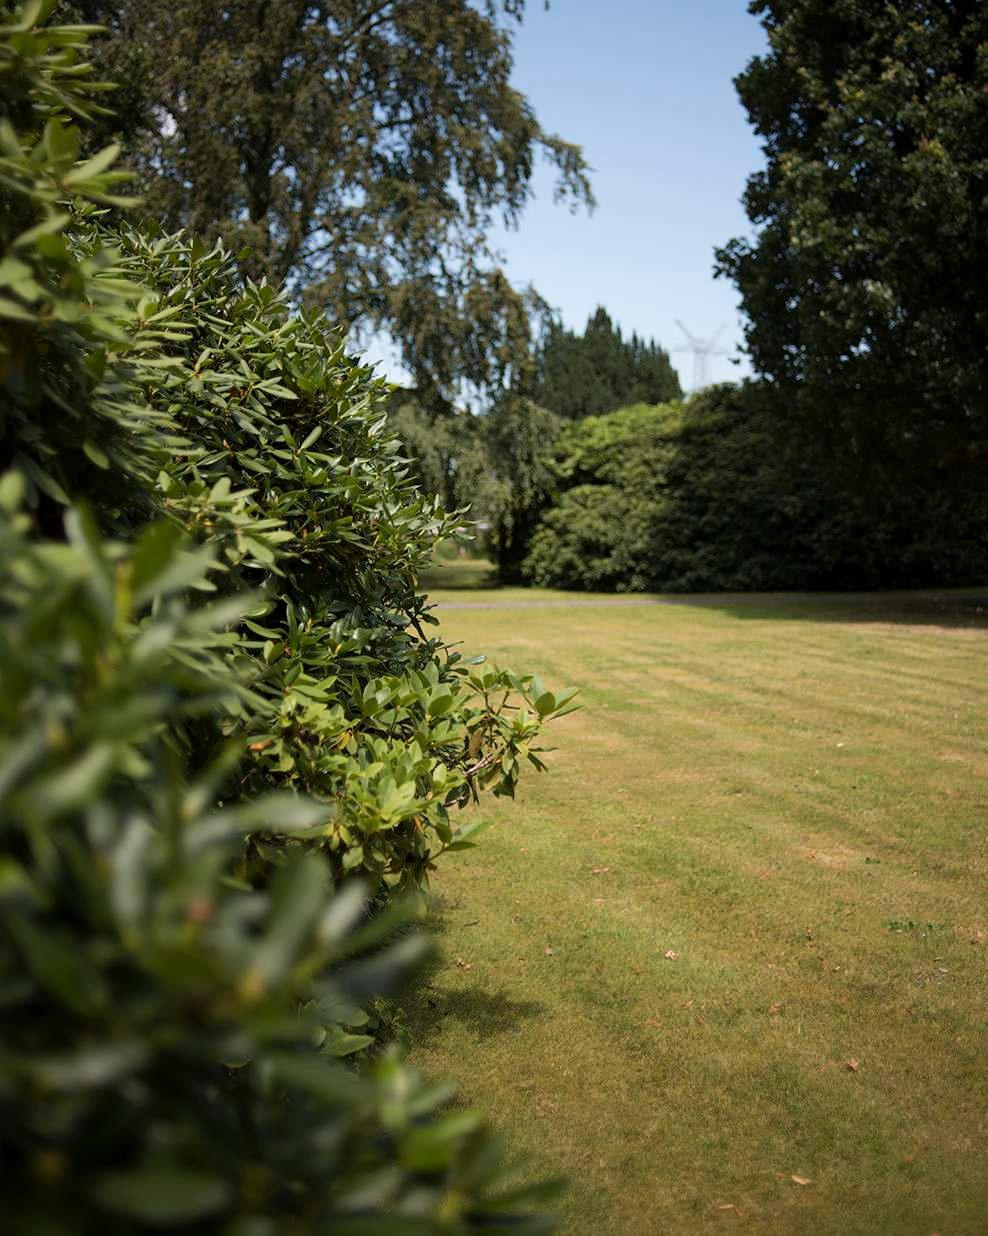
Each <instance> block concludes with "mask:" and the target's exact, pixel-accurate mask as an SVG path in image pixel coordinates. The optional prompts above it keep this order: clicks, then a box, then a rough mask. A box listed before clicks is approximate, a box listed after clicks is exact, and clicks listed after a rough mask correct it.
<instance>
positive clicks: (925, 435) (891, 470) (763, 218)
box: [718, 0, 988, 488]
mask: <svg viewBox="0 0 988 1236" xmlns="http://www.w3.org/2000/svg"><path fill="white" fill-rule="evenodd" d="M750 8H751V11H752V13H754V14H757V15H759V16H760V17H761V19H762V23H763V25H764V26H765V29H766V31H767V33H768V38H769V50H768V52H767V53H766V54H765V55H763V56H759V57H756V58H755V59H753V60H752V62H751V63H750V65H749V66H748V68H747V69H746V70H745V72H744V73H742V74H741V75H740V77H739V78H738V79H737V87H738V91H739V93H740V96H741V100H742V102H743V103H744V105H745V107H746V108H747V110H748V114H749V116H750V118H751V122H752V124H753V125H754V127H755V129H756V131H757V132H758V134H759V135H760V137H761V138H762V140H763V144H764V150H765V155H766V166H765V168H764V170H762V171H760V172H758V173H757V174H756V175H754V176H752V177H751V179H750V180H749V182H748V188H747V193H746V195H745V205H746V209H747V212H748V217H749V218H750V220H751V222H752V224H753V225H754V226H755V228H756V232H755V235H754V237H753V238H752V239H736V240H733V241H731V242H730V244H728V245H727V247H726V248H724V249H723V250H721V251H720V252H719V253H718V263H719V270H720V272H721V273H723V274H726V275H728V276H729V277H730V278H731V279H733V280H734V282H735V283H736V284H737V286H738V288H739V290H740V292H741V296H742V301H743V305H744V308H745V310H746V312H747V314H748V317H749V325H748V328H747V343H748V348H749V350H750V354H751V357H752V360H753V362H754V365H755V368H756V370H757V371H759V372H760V373H761V374H763V375H765V376H767V377H769V378H771V379H773V380H775V381H777V382H779V383H780V384H782V386H783V387H784V388H785V391H786V395H787V398H788V399H789V400H790V407H791V410H792V411H796V412H803V413H808V414H812V415H813V417H814V419H815V420H816V421H817V422H818V424H819V425H821V426H823V429H824V433H825V434H829V435H830V436H831V438H832V441H833V444H834V446H835V448H836V453H837V455H838V456H839V457H841V458H842V462H843V463H845V464H846V462H847V460H848V459H849V458H851V459H853V458H857V459H859V460H861V461H862V463H863V464H865V465H867V467H868V469H869V472H870V474H871V478H872V480H873V481H881V480H882V479H883V477H884V479H885V481H886V482H887V484H886V486H885V488H889V487H894V486H896V485H898V484H901V483H902V480H903V476H904V475H907V474H908V468H909V467H911V466H915V467H918V468H923V467H925V465H926V463H927V461H928V460H929V459H930V458H932V457H935V458H936V459H938V460H940V461H949V462H950V464H951V466H953V467H955V468H957V467H961V466H963V465H964V463H965V461H969V462H972V463H976V462H977V460H978V458H982V459H983V452H984V444H985V440H986V431H988V424H986V411H988V397H986V396H988V304H986V301H985V297H984V271H985V269H986V267H988V196H986V193H985V183H986V176H988V108H986V106H985V91H986V89H988V50H986V49H988V7H986V6H985V5H984V4H982V3H980V0H954V2H952V3H944V2H943V0H909V3H905V2H900V3H890V4H870V3H864V2H862V0H755V3H752V4H751V6H750ZM903 465H905V466H906V469H907V471H906V473H904V471H903ZM835 474H836V472H835Z"/></svg>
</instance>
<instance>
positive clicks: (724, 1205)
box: [717, 1202, 744, 1219]
mask: <svg viewBox="0 0 988 1236" xmlns="http://www.w3.org/2000/svg"><path fill="white" fill-rule="evenodd" d="M717 1209H718V1210H733V1211H734V1213H735V1214H736V1215H737V1216H738V1218H739V1219H740V1218H741V1216H742V1215H743V1214H744V1211H743V1210H742V1209H741V1207H740V1206H735V1205H734V1203H733V1202H722V1203H721V1205H719V1206H718V1207H717Z"/></svg>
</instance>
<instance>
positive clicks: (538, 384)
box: [533, 306, 683, 420]
mask: <svg viewBox="0 0 988 1236" xmlns="http://www.w3.org/2000/svg"><path fill="white" fill-rule="evenodd" d="M536 366H537V376H536V379H535V385H534V388H533V397H534V399H535V401H536V402H537V403H538V404H540V405H541V406H542V407H544V408H548V409H549V411H551V412H555V413H557V415H559V416H563V417H566V418H568V419H572V420H578V419H579V418H580V417H583V416H592V415H596V414H597V413H600V412H613V411H614V410H615V409H616V408H621V407H626V406H628V405H630V404H635V403H650V404H657V403H666V402H667V401H669V400H671V399H679V398H680V397H681V396H682V393H683V392H682V388H681V387H680V385H679V378H678V376H677V374H676V371H675V369H674V368H673V366H672V363H671V361H670V360H669V355H668V353H667V352H664V351H663V349H662V348H660V347H659V345H658V344H657V343H656V342H655V341H654V339H649V340H647V341H646V340H645V339H642V338H639V336H638V335H637V334H633V335H632V336H631V338H630V339H625V338H624V337H623V336H622V334H621V328H620V326H617V325H616V324H615V323H614V322H612V321H611V318H610V315H609V314H608V312H607V310H606V309H604V308H603V306H598V307H597V309H596V311H595V312H594V313H593V314H592V315H591V317H590V318H589V319H588V321H587V326H586V330H585V331H584V332H583V334H582V335H578V334H576V332H575V331H570V330H566V329H565V327H563V326H561V325H560V324H559V323H558V322H553V323H551V324H550V325H549V327H548V329H547V331H546V332H545V336H544V338H543V340H542V342H541V344H540V346H539V348H538V349H537V356H536Z"/></svg>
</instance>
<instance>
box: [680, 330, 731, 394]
mask: <svg viewBox="0 0 988 1236" xmlns="http://www.w3.org/2000/svg"><path fill="white" fill-rule="evenodd" d="M676 325H677V326H678V327H679V329H680V330H681V331H682V332H683V334H684V335H685V336H686V338H687V339H688V340H689V342H688V343H686V344H684V345H683V346H682V347H681V348H673V349H672V350H673V351H674V352H692V353H693V387H692V389H693V391H694V392H695V391H701V390H703V388H704V387H705V386H708V385H709V384H710V358H711V357H712V356H730V351H729V350H728V349H727V348H718V347H717V340H718V339H719V338H720V337H721V335H722V334H723V333H724V328H725V327H726V326H727V323H726V322H725V323H724V325H723V326H722V327H721V328H720V330H718V331H717V333H716V334H714V335H711V336H710V338H709V339H700V338H699V337H698V336H697V335H694V334H692V333H691V332H690V331H688V330H687V329H686V327H685V326H684V325H683V324H682V322H680V320H679V318H676Z"/></svg>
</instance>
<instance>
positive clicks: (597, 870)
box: [590, 867, 610, 875]
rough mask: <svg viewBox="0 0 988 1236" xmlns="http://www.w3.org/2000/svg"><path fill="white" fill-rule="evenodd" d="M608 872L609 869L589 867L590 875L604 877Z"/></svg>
mask: <svg viewBox="0 0 988 1236" xmlns="http://www.w3.org/2000/svg"><path fill="white" fill-rule="evenodd" d="M608 871H610V867H591V868H590V874H591V875H606V874H607V872H608Z"/></svg>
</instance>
